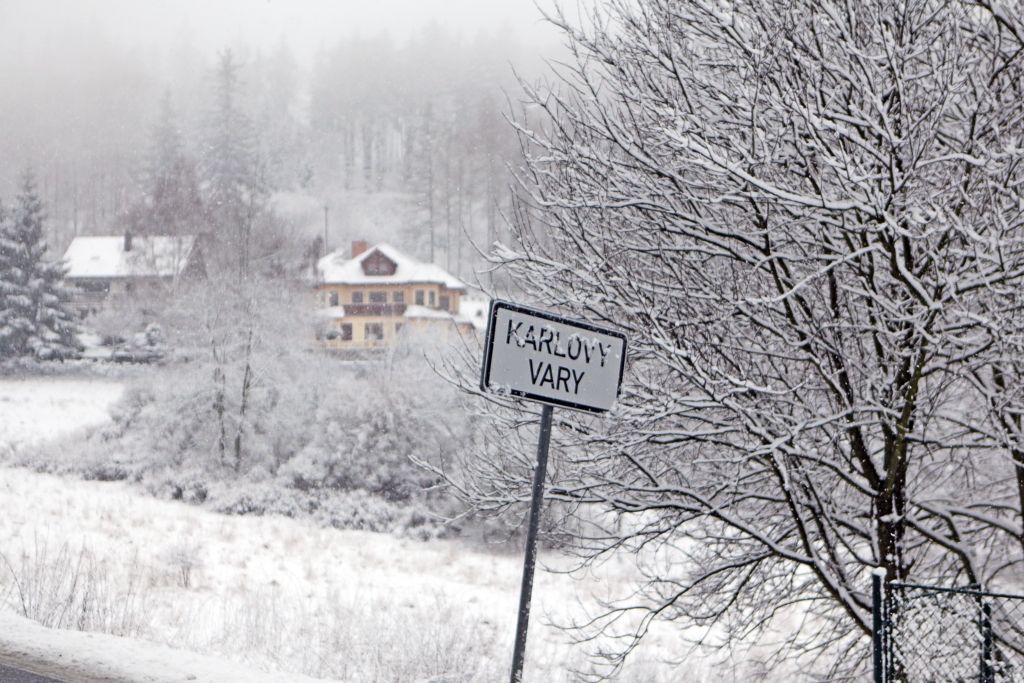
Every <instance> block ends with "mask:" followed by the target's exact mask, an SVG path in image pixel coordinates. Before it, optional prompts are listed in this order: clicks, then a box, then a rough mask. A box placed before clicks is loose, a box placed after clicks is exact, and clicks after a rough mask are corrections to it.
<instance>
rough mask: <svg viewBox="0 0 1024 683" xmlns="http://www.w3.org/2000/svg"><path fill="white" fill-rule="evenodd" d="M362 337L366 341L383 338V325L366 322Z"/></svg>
mask: <svg viewBox="0 0 1024 683" xmlns="http://www.w3.org/2000/svg"><path fill="white" fill-rule="evenodd" d="M363 338H364V339H366V340H367V341H371V340H381V339H384V325H382V324H381V323H366V326H365V327H364V328H363Z"/></svg>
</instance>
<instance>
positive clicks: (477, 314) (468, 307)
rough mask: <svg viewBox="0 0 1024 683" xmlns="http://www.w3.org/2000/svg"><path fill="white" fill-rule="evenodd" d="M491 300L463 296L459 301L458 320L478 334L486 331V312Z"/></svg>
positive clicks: (481, 297)
mask: <svg viewBox="0 0 1024 683" xmlns="http://www.w3.org/2000/svg"><path fill="white" fill-rule="evenodd" d="M490 306H491V300H490V299H488V298H487V297H484V296H464V297H462V298H461V299H459V318H461V319H462V320H464V321H465V322H467V323H470V324H471V325H473V327H474V328H476V329H477V330H478V331H480V332H486V331H487V312H488V310H489V309H490Z"/></svg>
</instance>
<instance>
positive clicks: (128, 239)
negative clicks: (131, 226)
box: [124, 230, 132, 251]
mask: <svg viewBox="0 0 1024 683" xmlns="http://www.w3.org/2000/svg"><path fill="white" fill-rule="evenodd" d="M124 250H125V251H131V250H132V231H131V230H125V231H124Z"/></svg>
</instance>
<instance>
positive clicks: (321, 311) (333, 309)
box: [316, 306, 345, 320]
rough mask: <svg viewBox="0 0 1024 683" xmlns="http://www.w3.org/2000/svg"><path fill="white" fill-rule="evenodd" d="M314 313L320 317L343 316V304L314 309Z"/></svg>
mask: <svg viewBox="0 0 1024 683" xmlns="http://www.w3.org/2000/svg"><path fill="white" fill-rule="evenodd" d="M316 315H317V316H319V317H321V318H330V319H332V320H333V319H340V318H344V317H345V307H344V306H328V307H327V308H318V309H316Z"/></svg>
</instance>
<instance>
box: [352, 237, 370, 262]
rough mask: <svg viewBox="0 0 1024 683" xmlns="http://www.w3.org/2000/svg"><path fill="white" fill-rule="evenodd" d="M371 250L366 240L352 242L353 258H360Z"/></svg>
mask: <svg viewBox="0 0 1024 683" xmlns="http://www.w3.org/2000/svg"><path fill="white" fill-rule="evenodd" d="M369 248H370V247H369V245H368V244H367V243H366V240H352V258H355V257H356V256H359V255H360V254H362V253H363V252H364V251H366V250H367V249H369Z"/></svg>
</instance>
